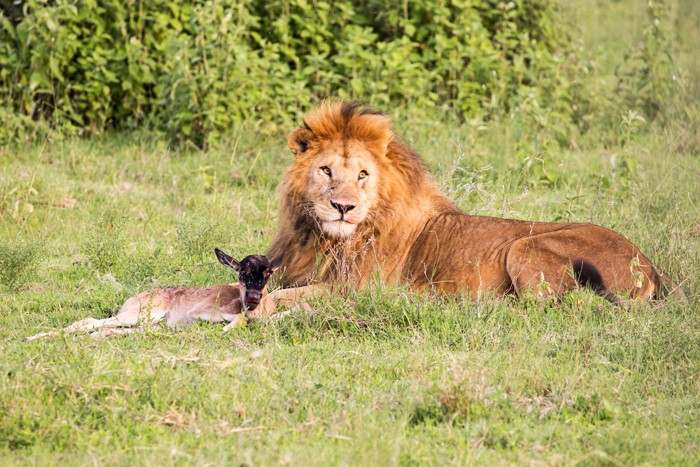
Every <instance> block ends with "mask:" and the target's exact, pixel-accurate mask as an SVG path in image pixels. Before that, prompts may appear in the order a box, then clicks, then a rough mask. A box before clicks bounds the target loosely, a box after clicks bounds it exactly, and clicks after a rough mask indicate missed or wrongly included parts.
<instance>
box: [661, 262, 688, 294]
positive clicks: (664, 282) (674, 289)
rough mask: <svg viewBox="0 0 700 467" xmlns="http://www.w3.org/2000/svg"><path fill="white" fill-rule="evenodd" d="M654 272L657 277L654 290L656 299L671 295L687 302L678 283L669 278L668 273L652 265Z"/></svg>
mask: <svg viewBox="0 0 700 467" xmlns="http://www.w3.org/2000/svg"><path fill="white" fill-rule="evenodd" d="M654 272H656V275H657V277H658V280H657V282H656V292H654V298H655V299H657V300H663V299H665V298H666V297H668V296H670V295H673V296H674V297H676V298H677V299H678V300H680V301H682V302H687V301H688V297H687V296H686V295H685V293H684V292H683V289H682V288H681V286H680V284H676V283H675V282H673V281H672V280H671V278H670V277H669V276H668V274H665V273H664V272H663V271H662V270H661V269H659V268H657V267H656V266H654Z"/></svg>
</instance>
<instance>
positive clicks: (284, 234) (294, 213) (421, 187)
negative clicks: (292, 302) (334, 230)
mask: <svg viewBox="0 0 700 467" xmlns="http://www.w3.org/2000/svg"><path fill="white" fill-rule="evenodd" d="M304 128H305V129H307V130H309V131H310V132H311V133H313V135H314V140H313V142H312V143H311V147H309V148H308V150H307V151H306V152H304V153H303V154H298V155H297V156H296V158H295V160H294V163H293V164H292V166H291V167H290V168H289V169H288V170H287V172H286V174H285V176H284V178H283V180H282V182H281V184H280V187H279V191H280V197H281V202H280V210H279V227H278V231H277V235H276V238H275V239H274V241H273V243H272V245H271V247H270V249H269V252H268V255H270V256H271V257H275V256H277V255H279V254H284V258H285V259H284V263H283V264H284V265H283V271H284V272H283V273H282V274H281V275H280V277H281V278H280V279H279V282H280V283H281V285H283V286H292V285H297V286H298V285H307V284H309V283H311V282H314V281H317V280H321V281H331V282H333V281H346V280H348V281H350V282H351V283H355V284H363V283H365V282H366V281H367V280H368V279H369V278H370V277H371V275H372V274H373V273H380V274H381V275H382V279H383V280H384V281H385V282H387V281H397V280H400V279H401V277H400V276H401V273H402V267H403V265H404V263H405V262H406V257H407V255H408V254H409V250H410V248H411V245H412V243H413V241H414V240H415V238H416V237H417V236H418V234H420V229H421V228H422V227H423V226H424V225H425V223H426V221H427V220H428V219H429V218H431V217H433V216H435V215H437V214H439V213H445V212H459V211H458V209H457V207H456V206H455V205H454V203H453V202H452V201H450V200H449V199H448V198H447V197H446V196H444V195H443V194H442V193H441V192H440V190H439V189H438V187H437V185H436V183H435V180H434V179H433V177H432V175H431V174H430V173H429V171H428V169H427V168H426V166H425V164H424V163H423V161H422V160H421V158H420V157H419V156H418V155H416V154H415V153H414V152H413V151H411V150H410V149H409V148H408V147H406V146H405V145H404V144H403V143H401V141H399V139H398V138H397V137H396V135H395V134H394V133H393V131H392V128H391V119H390V118H389V117H388V116H386V115H384V114H381V113H378V112H376V111H373V110H369V109H367V108H365V107H364V106H362V105H360V104H358V103H354V102H343V101H325V102H323V103H322V104H321V105H319V106H318V107H316V108H315V109H314V110H312V111H311V112H310V113H309V114H308V116H307V117H306V119H305V120H304ZM350 140H354V141H359V142H362V143H363V144H364V146H365V147H366V149H367V150H368V152H369V154H371V155H370V156H368V157H373V158H374V162H375V163H376V165H377V167H378V168H379V171H380V172H381V173H380V177H381V184H380V187H379V190H378V199H377V200H376V203H375V206H374V208H373V209H372V212H371V214H370V215H369V216H368V217H367V219H365V220H364V221H363V222H362V223H361V224H360V225H358V228H357V230H356V232H355V234H354V235H353V236H352V237H351V238H348V239H334V238H329V237H327V236H325V235H324V234H323V232H322V230H321V228H320V227H319V225H318V222H317V221H316V219H314V217H313V215H311V214H310V212H309V209H308V204H309V202H310V201H311V200H308V199H305V193H306V191H307V183H309V177H308V173H309V170H311V167H310V162H311V160H312V159H313V156H314V155H315V153H316V151H317V150H318V149H319V148H321V147H323V146H324V145H327V144H328V143H330V142H337V141H342V142H345V141H350Z"/></svg>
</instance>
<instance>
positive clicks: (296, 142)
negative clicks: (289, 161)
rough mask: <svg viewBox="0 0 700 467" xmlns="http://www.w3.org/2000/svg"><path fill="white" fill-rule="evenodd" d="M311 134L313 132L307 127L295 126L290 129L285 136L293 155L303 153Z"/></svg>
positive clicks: (307, 147)
mask: <svg viewBox="0 0 700 467" xmlns="http://www.w3.org/2000/svg"><path fill="white" fill-rule="evenodd" d="M313 136H314V134H313V133H312V132H311V130H309V129H307V128H297V129H296V130H294V131H292V132H291V133H290V134H289V137H288V138H287V143H288V144H289V149H291V150H292V152H293V153H294V155H295V156H298V155H299V154H302V153H305V152H306V150H307V149H309V145H310V144H311V140H312V139H313Z"/></svg>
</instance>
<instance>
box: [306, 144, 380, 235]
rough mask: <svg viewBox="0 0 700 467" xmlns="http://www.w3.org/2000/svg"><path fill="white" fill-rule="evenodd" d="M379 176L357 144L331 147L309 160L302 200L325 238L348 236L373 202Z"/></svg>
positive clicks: (367, 152)
mask: <svg viewBox="0 0 700 467" xmlns="http://www.w3.org/2000/svg"><path fill="white" fill-rule="evenodd" d="M378 178H379V173H378V170H377V165H376V163H375V162H374V158H373V156H372V155H371V154H370V153H369V151H367V149H366V148H365V147H364V146H363V145H362V144H361V143H358V142H352V141H350V142H347V143H346V144H331V145H329V146H327V147H325V148H321V149H320V150H319V151H318V153H317V154H316V155H315V156H314V157H312V158H311V159H310V165H309V168H308V180H307V189H306V193H305V198H306V200H307V203H308V204H307V206H309V210H310V212H311V214H312V215H313V216H314V217H315V218H316V219H317V220H318V222H319V224H320V226H321V228H322V229H323V232H324V233H325V234H326V235H329V236H332V237H337V238H343V237H348V236H351V235H352V234H353V233H354V232H355V230H356V228H357V225H358V224H360V223H361V222H362V221H364V220H365V219H366V218H367V216H368V214H369V213H370V212H371V211H372V208H373V206H374V204H375V202H376V199H377V187H378Z"/></svg>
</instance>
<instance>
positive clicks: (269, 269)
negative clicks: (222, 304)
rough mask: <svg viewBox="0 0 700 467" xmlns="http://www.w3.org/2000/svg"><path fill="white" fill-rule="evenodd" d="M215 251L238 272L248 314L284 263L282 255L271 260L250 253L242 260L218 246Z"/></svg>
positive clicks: (242, 296) (223, 262) (222, 261)
mask: <svg viewBox="0 0 700 467" xmlns="http://www.w3.org/2000/svg"><path fill="white" fill-rule="evenodd" d="M214 253H216V257H217V258H218V259H219V262H220V263H221V264H223V265H224V266H226V267H227V268H231V269H233V270H234V271H236V272H237V273H238V286H239V288H240V290H241V301H242V302H243V309H244V310H245V311H246V315H248V312H250V311H253V310H254V309H255V308H256V307H257V306H258V305H259V304H260V299H261V298H262V294H263V291H264V289H265V287H266V286H267V282H268V281H269V280H270V276H272V273H273V272H275V271H276V270H277V269H279V267H280V264H282V256H279V257H277V258H275V259H273V260H272V261H270V260H268V259H267V258H266V257H265V256H262V255H250V256H246V257H245V258H243V259H242V260H241V261H236V260H235V259H233V258H232V257H231V256H229V255H227V254H226V253H224V252H223V251H221V250H219V249H218V248H214Z"/></svg>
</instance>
